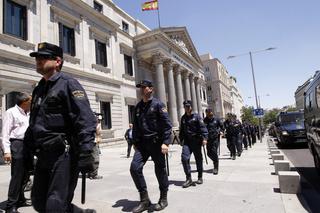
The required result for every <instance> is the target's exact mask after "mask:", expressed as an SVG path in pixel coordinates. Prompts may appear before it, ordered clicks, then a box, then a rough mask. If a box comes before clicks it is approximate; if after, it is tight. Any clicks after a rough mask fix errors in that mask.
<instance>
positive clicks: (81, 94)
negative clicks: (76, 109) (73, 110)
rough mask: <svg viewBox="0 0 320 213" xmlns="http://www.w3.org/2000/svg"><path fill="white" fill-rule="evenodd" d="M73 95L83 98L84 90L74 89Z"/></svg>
mask: <svg viewBox="0 0 320 213" xmlns="http://www.w3.org/2000/svg"><path fill="white" fill-rule="evenodd" d="M72 95H73V97H75V98H78V99H81V98H84V91H81V90H75V91H73V92H72Z"/></svg>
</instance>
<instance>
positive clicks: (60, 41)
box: [59, 23, 65, 51]
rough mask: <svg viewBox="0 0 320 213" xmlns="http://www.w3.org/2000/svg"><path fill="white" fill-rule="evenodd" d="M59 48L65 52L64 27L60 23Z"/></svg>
mask: <svg viewBox="0 0 320 213" xmlns="http://www.w3.org/2000/svg"><path fill="white" fill-rule="evenodd" d="M59 46H60V47H61V48H62V49H63V51H65V48H64V47H63V25H62V24H61V23H59Z"/></svg>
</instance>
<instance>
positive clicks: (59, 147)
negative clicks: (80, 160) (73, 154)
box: [41, 134, 68, 152]
mask: <svg viewBox="0 0 320 213" xmlns="http://www.w3.org/2000/svg"><path fill="white" fill-rule="evenodd" d="M67 145H68V142H67V140H66V138H65V136H64V135H62V134H57V135H54V136H49V137H47V138H46V139H45V140H44V141H43V143H42V144H41V149H42V150H43V151H45V152H60V151H64V150H65V149H66V146H67Z"/></svg>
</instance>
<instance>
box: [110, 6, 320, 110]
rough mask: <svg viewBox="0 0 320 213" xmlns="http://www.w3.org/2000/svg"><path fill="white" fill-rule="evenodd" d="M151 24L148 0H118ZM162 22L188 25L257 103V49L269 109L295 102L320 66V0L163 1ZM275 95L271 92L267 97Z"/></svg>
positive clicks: (260, 81)
mask: <svg viewBox="0 0 320 213" xmlns="http://www.w3.org/2000/svg"><path fill="white" fill-rule="evenodd" d="M113 2H114V3H116V4H117V5H118V6H119V7H120V8H122V9H123V10H125V11H126V12H127V13H128V14H130V15H131V16H133V17H134V18H136V19H139V20H140V21H142V22H143V23H144V24H145V25H147V26H148V27H149V28H151V29H154V28H157V27H158V22H157V13H156V11H146V12H142V11H141V4H142V3H143V2H144V1H143V0H135V1H131V0H113ZM159 2H160V16H161V25H162V27H167V26H186V27H187V29H188V32H189V34H190V36H191V38H192V39H193V42H194V45H195V46H196V48H197V50H198V53H199V54H200V55H201V54H204V53H208V52H209V53H211V54H212V55H213V57H216V58H219V60H220V61H221V62H222V63H223V64H224V65H225V66H226V68H227V70H228V72H229V73H230V74H231V75H233V76H235V77H236V78H237V81H238V86H239V88H240V90H241V91H242V96H243V98H244V101H245V104H247V105H255V99H254V98H248V97H254V90H253V83H252V76H251V67H250V59H249V56H241V57H238V58H234V59H230V60H227V57H228V56H230V55H237V54H241V53H246V52H249V51H254V50H261V49H266V48H269V47H276V48H277V49H276V50H273V51H267V52H262V53H257V54H254V55H253V63H254V69H255V74H256V83H257V90H258V94H260V96H261V105H262V106H263V107H264V108H272V107H282V106H284V105H291V104H294V102H295V101H294V92H295V90H296V89H297V87H298V86H299V85H301V84H303V83H304V81H305V80H307V79H308V78H309V77H311V76H312V75H313V74H314V72H315V71H316V70H320V12H319V10H320V1H319V0H305V1H302V0H223V1H221V0H220V1H218V0H202V1H196V0H159ZM266 94H270V96H265V95H266Z"/></svg>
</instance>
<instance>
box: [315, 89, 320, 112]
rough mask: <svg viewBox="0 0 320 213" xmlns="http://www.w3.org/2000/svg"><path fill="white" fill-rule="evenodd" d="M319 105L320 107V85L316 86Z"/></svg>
mask: <svg viewBox="0 0 320 213" xmlns="http://www.w3.org/2000/svg"><path fill="white" fill-rule="evenodd" d="M316 100H317V107H318V108H320V85H318V86H317V87H316Z"/></svg>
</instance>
